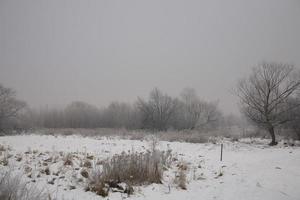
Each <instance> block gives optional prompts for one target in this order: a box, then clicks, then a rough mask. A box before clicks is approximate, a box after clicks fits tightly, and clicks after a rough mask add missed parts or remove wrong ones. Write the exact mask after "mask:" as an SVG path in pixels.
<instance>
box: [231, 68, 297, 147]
mask: <svg viewBox="0 0 300 200" xmlns="http://www.w3.org/2000/svg"><path fill="white" fill-rule="evenodd" d="M293 72H294V67H293V66H291V65H287V64H279V63H262V64H261V65H259V66H258V67H255V68H253V71H252V74H251V75H250V76H249V77H248V78H244V79H243V80H241V81H240V82H239V83H238V86H237V90H236V94H237V96H238V97H239V98H240V103H241V108H242V112H243V113H244V114H245V115H246V116H247V117H248V118H250V119H251V120H252V121H253V122H255V123H256V124H257V125H260V126H263V127H264V128H265V129H266V130H267V131H268V132H269V133H270V135H271V138H272V141H271V143H270V145H276V144H277V142H276V139H275V133H274V128H275V127H276V126H278V125H281V124H284V123H286V122H287V121H289V120H290V119H289V118H288V117H287V114H286V113H287V112H289V111H291V110H293V109H295V107H296V106H289V105H291V104H288V103H287V102H288V98H289V97H290V96H291V95H292V94H293V93H294V92H295V91H296V90H297V89H298V88H299V86H300V80H299V78H296V77H295V76H293V75H294V73H293Z"/></svg>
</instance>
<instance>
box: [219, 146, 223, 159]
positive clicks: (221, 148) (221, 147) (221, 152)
mask: <svg viewBox="0 0 300 200" xmlns="http://www.w3.org/2000/svg"><path fill="white" fill-rule="evenodd" d="M222 159H223V143H222V144H221V158H220V160H221V161H222Z"/></svg>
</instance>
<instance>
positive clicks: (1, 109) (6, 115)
mask: <svg viewBox="0 0 300 200" xmlns="http://www.w3.org/2000/svg"><path fill="white" fill-rule="evenodd" d="M25 106H26V103H25V102H23V101H20V100H18V99H17V98H16V92H15V91H14V90H13V89H11V88H6V87H4V86H3V85H1V84H0V131H1V130H2V131H3V129H4V128H5V126H6V124H5V122H6V121H7V120H9V119H12V118H15V117H16V116H17V114H18V112H19V111H20V110H21V109H22V108H24V107H25Z"/></svg>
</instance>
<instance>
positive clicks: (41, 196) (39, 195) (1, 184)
mask: <svg viewBox="0 0 300 200" xmlns="http://www.w3.org/2000/svg"><path fill="white" fill-rule="evenodd" d="M0 199H1V200H46V199H49V198H48V195H47V194H46V193H45V192H44V191H42V190H39V189H37V188H36V187H34V185H28V184H26V183H25V181H23V179H22V177H21V176H20V175H12V173H11V172H6V173H4V174H1V175H0Z"/></svg>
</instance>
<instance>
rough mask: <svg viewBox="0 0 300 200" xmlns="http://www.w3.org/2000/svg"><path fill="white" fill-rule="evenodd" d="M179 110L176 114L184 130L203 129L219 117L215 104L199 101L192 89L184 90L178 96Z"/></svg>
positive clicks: (219, 113) (216, 104)
mask: <svg viewBox="0 0 300 200" xmlns="http://www.w3.org/2000/svg"><path fill="white" fill-rule="evenodd" d="M180 100H181V104H180V105H181V109H180V112H179V113H178V114H179V115H180V116H179V117H178V118H181V121H182V122H181V124H182V128H184V129H195V128H198V129H203V128H204V127H208V126H209V125H212V124H213V123H215V122H217V121H218V120H219V119H220V117H221V112H220V111H219V109H218V103H217V102H206V101H202V100H200V98H199V97H198V95H197V93H196V91H195V90H194V89H193V88H185V89H183V91H182V92H181V94H180Z"/></svg>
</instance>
